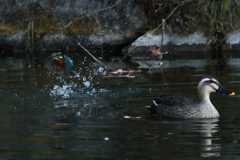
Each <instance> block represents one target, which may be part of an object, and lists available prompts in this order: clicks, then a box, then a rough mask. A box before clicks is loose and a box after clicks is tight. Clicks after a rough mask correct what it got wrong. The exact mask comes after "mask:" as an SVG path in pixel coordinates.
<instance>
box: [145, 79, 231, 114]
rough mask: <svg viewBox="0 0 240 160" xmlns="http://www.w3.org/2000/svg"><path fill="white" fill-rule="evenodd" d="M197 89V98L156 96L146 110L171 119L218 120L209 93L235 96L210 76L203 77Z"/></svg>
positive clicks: (178, 95) (183, 95)
mask: <svg viewBox="0 0 240 160" xmlns="http://www.w3.org/2000/svg"><path fill="white" fill-rule="evenodd" d="M197 89H198V97H194V96H190V95H185V94H176V95H160V96H156V99H155V100H153V105H152V106H148V107H147V108H149V110H150V111H151V112H153V113H155V114H160V115H163V116H166V117H172V118H183V119H187V118H218V117H219V116H220V115H219V113H218V111H217V110H216V108H215V107H214V106H213V104H212V102H211V101H210V93H212V92H218V93H221V94H225V95H235V93H234V92H230V91H228V90H226V89H225V88H224V87H223V86H222V85H221V84H220V83H219V81H218V80H217V79H216V78H214V77H211V76H205V77H203V78H202V79H201V80H200V82H199V84H198V87H197Z"/></svg>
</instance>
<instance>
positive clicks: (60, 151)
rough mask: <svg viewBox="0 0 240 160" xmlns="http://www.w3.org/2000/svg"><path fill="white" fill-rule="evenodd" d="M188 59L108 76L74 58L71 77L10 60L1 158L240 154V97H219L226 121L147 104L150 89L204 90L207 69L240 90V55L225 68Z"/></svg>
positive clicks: (2, 88)
mask: <svg viewBox="0 0 240 160" xmlns="http://www.w3.org/2000/svg"><path fill="white" fill-rule="evenodd" d="M234 56H236V55H234ZM198 57H201V56H198ZM182 58H183V60H179V59H177V60H176V59H172V60H171V59H167V60H166V61H164V60H163V62H164V63H165V64H168V65H166V66H165V68H164V67H161V68H154V67H152V68H151V72H149V68H144V69H142V72H136V73H134V76H135V78H123V77H110V78H106V75H108V74H109V70H108V69H106V68H105V67H102V66H100V65H99V64H98V63H95V62H94V61H91V60H89V59H87V58H86V57H85V58H83V57H81V58H79V59H76V58H75V59H74V60H75V66H76V71H77V72H78V74H77V75H76V76H68V75H64V74H63V71H62V70H61V69H58V68H55V69H53V70H49V69H47V68H43V67H41V66H39V67H38V68H37V69H36V70H31V69H30V68H25V67H23V68H20V69H17V68H15V67H14V66H15V65H16V64H18V63H20V62H21V64H23V66H25V65H24V61H20V60H16V61H15V60H14V59H11V61H8V60H6V59H2V60H1V62H3V63H1V64H2V65H1V66H0V67H1V68H0V82H1V83H0V100H1V103H0V105H1V112H0V142H1V145H0V152H1V158H3V159H17V158H19V157H20V158H22V159H34V158H41V159H47V158H50V159H53V158H55V159H63V158H69V157H71V158H73V159H103V158H106V159H199V158H201V157H210V158H213V157H215V158H220V159H227V158H232V159H234V158H235V159H236V158H237V156H238V155H239V154H240V151H239V147H240V144H239V137H240V134H239V133H240V132H239V120H240V117H239V114H238V113H239V104H240V103H239V96H238V95H236V96H233V97H228V96H222V95H217V94H212V95H211V98H212V102H213V104H214V105H215V106H216V108H217V110H218V111H219V113H220V115H221V118H220V119H191V120H180V119H167V118H161V117H156V116H153V115H151V114H150V113H149V111H148V110H146V109H145V108H144V106H146V105H149V104H151V103H152V102H151V100H150V99H146V98H145V97H144V96H145V95H156V94H167V93H187V94H193V95H196V93H197V89H196V86H197V83H198V81H199V79H200V78H201V77H202V76H203V75H212V76H215V77H217V78H218V79H219V80H220V82H221V83H222V84H223V85H224V86H225V87H226V88H228V89H229V90H233V91H235V92H236V94H238V90H239V88H240V85H239V84H240V76H239V75H240V72H239V69H238V68H239V67H238V65H239V64H240V63H239V62H238V59H237V57H233V59H229V60H228V61H226V64H225V65H222V66H224V67H222V68H221V70H219V68H218V67H219V64H218V62H216V61H210V60H200V59H199V58H196V57H195V58H196V59H194V60H191V59H189V57H187V58H185V59H184V56H183V57H182ZM6 61H7V62H6ZM199 61H201V62H199ZM198 62H199V63H198ZM202 62H204V63H202ZM125 63H126V64H123V63H121V62H118V61H114V62H112V61H110V62H109V61H108V62H106V64H107V65H110V66H111V67H113V68H115V69H128V68H126V66H128V67H130V68H131V69H137V68H138V67H139V66H138V65H137V64H136V63H133V62H125ZM3 64H4V65H3ZM5 64H7V66H9V67H5V66H6V65H5ZM124 116H133V117H134V116H137V117H142V118H138V119H124V118H123V117H124Z"/></svg>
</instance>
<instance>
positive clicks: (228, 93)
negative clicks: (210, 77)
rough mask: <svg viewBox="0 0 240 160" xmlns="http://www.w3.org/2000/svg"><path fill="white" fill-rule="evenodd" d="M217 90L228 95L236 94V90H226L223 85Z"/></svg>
mask: <svg viewBox="0 0 240 160" xmlns="http://www.w3.org/2000/svg"><path fill="white" fill-rule="evenodd" d="M216 92H218V93H221V94H226V95H229V96H233V95H235V93H234V92H231V91H228V90H226V89H225V88H223V87H222V86H220V87H219V88H218V89H217V90H216Z"/></svg>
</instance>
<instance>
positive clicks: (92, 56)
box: [78, 43, 116, 71]
mask: <svg viewBox="0 0 240 160" xmlns="http://www.w3.org/2000/svg"><path fill="white" fill-rule="evenodd" d="M78 45H79V46H80V47H82V49H83V50H84V51H86V52H87V53H88V54H89V55H90V56H91V57H92V58H93V59H94V60H95V61H97V62H98V63H99V64H101V65H102V66H105V67H108V68H109V69H111V70H113V71H116V70H115V69H113V68H111V67H109V66H107V65H105V64H104V63H102V62H101V61H99V60H98V59H97V58H95V57H94V56H93V55H92V54H91V53H90V52H89V51H88V50H87V49H86V48H85V47H83V46H82V45H81V43H78Z"/></svg>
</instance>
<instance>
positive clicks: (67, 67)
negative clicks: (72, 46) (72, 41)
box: [47, 52, 76, 75]
mask: <svg viewBox="0 0 240 160" xmlns="http://www.w3.org/2000/svg"><path fill="white" fill-rule="evenodd" d="M47 58H48V59H49V58H52V59H53V60H55V61H56V62H57V64H58V65H59V66H60V67H61V68H63V69H64V72H65V73H66V74H71V75H74V74H76V71H75V70H74V64H73V61H72V60H71V59H70V58H69V57H68V56H66V55H63V54H62V52H58V53H53V54H52V55H51V56H49V57H47Z"/></svg>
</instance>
